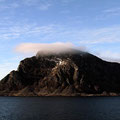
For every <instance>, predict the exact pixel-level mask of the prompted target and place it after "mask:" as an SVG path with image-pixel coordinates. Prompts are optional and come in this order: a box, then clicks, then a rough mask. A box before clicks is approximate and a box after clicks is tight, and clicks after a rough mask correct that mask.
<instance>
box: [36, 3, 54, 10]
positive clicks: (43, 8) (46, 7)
mask: <svg viewBox="0 0 120 120" xmlns="http://www.w3.org/2000/svg"><path fill="white" fill-rule="evenodd" d="M51 6H52V4H50V3H44V4H40V6H39V7H38V9H40V10H48V9H49V7H51Z"/></svg>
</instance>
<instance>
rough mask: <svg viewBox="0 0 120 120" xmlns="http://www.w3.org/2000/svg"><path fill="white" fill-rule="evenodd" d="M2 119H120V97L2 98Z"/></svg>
mask: <svg viewBox="0 0 120 120" xmlns="http://www.w3.org/2000/svg"><path fill="white" fill-rule="evenodd" d="M0 120H120V97H0Z"/></svg>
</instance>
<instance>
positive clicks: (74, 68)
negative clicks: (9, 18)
mask: <svg viewBox="0 0 120 120" xmlns="http://www.w3.org/2000/svg"><path fill="white" fill-rule="evenodd" d="M119 93H120V64H118V63H110V62H106V61H103V60H101V59H99V58H97V57H96V56H94V55H91V54H89V53H85V52H80V51H79V52H78V51H77V52H71V53H70V52H68V53H62V54H59V55H58V54H56V55H45V56H44V55H43V56H42V55H41V56H39V55H37V56H34V57H31V58H26V59H24V60H23V61H21V62H20V65H19V67H18V70H17V71H12V72H10V74H8V75H7V76H6V77H5V78H3V79H2V80H1V81H0V95H1V96H90V95H93V96H97V95H99V96H101V95H107V96H108V95H110V96H113V95H119Z"/></svg>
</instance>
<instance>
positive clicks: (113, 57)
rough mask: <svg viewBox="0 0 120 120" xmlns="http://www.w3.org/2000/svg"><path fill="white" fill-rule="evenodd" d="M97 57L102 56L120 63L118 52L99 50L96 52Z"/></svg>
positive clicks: (119, 53) (104, 58)
mask: <svg viewBox="0 0 120 120" xmlns="http://www.w3.org/2000/svg"><path fill="white" fill-rule="evenodd" d="M95 55H97V56H98V57H100V58H102V59H103V60H106V61H110V62H119V63H120V52H119V51H116V52H113V51H110V50H107V51H105V50H104V51H99V52H98V53H97V54H96V53H95Z"/></svg>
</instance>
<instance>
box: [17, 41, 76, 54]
mask: <svg viewBox="0 0 120 120" xmlns="http://www.w3.org/2000/svg"><path fill="white" fill-rule="evenodd" d="M71 48H74V45H73V44H72V43H62V42H57V43H23V44H20V45H18V46H17V47H16V49H15V51H16V52H19V53H23V54H36V53H37V52H38V51H39V53H40V54H51V53H53V54H58V53H61V52H66V51H68V50H70V49H71Z"/></svg>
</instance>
